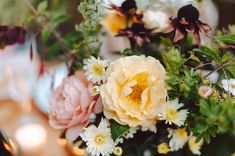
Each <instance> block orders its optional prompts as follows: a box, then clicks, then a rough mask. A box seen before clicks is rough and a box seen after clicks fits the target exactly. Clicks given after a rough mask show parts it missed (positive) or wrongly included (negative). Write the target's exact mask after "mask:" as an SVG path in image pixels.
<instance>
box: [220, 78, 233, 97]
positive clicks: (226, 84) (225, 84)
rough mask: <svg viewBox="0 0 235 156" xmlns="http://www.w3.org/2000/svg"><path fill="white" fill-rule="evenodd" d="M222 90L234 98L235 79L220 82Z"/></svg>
mask: <svg viewBox="0 0 235 156" xmlns="http://www.w3.org/2000/svg"><path fill="white" fill-rule="evenodd" d="M222 85H223V88H224V90H226V91H227V92H228V93H231V94H232V95H233V96H235V79H230V80H222Z"/></svg>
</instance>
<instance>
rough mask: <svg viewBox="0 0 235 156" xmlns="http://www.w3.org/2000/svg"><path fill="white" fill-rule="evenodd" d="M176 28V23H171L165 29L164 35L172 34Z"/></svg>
mask: <svg viewBox="0 0 235 156" xmlns="http://www.w3.org/2000/svg"><path fill="white" fill-rule="evenodd" d="M174 29H175V28H174V23H173V22H171V23H170V25H169V26H168V27H167V28H166V29H165V30H163V33H166V34H167V33H170V32H172V31H173V30H174Z"/></svg>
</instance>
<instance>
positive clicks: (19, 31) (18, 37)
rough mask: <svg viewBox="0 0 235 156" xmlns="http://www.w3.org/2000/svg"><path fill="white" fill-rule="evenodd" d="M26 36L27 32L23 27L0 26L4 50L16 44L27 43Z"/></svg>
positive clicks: (1, 42)
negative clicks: (5, 47)
mask: <svg viewBox="0 0 235 156" xmlns="http://www.w3.org/2000/svg"><path fill="white" fill-rule="evenodd" d="M25 36H26V30H25V29H24V28H23V27H20V26H15V27H8V26H0V45H1V47H2V48H4V46H6V45H13V44H15V43H19V44H23V43H24V42H25Z"/></svg>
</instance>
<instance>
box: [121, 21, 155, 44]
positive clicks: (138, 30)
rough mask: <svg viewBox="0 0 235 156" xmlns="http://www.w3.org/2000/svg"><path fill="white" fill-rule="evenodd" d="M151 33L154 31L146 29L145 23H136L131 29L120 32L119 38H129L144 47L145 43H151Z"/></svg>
mask: <svg viewBox="0 0 235 156" xmlns="http://www.w3.org/2000/svg"><path fill="white" fill-rule="evenodd" d="M151 33H152V29H147V28H145V26H144V24H143V23H134V24H133V25H132V26H131V27H129V28H126V29H123V30H120V31H119V34H118V35H117V36H127V37H129V38H130V39H132V40H133V41H135V42H137V44H138V45H139V46H142V44H143V43H144V42H147V43H149V42H150V39H149V37H150V35H151Z"/></svg>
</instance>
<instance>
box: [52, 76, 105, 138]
mask: <svg viewBox="0 0 235 156" xmlns="http://www.w3.org/2000/svg"><path fill="white" fill-rule="evenodd" d="M88 86H89V83H88V81H87V79H86V78H85V77H84V75H83V74H79V76H77V77H76V76H70V77H68V78H66V79H65V80H64V81H63V83H62V85H60V86H59V87H58V88H56V89H55V91H54V92H53V95H52V98H51V100H50V120H49V123H50V125H51V126H52V127H53V128H55V129H62V130H64V129H67V131H66V138H67V139H68V140H69V141H70V142H71V141H73V140H74V139H76V138H77V137H78V136H79V133H80V132H81V131H82V129H83V128H84V127H86V126H87V125H88V123H89V118H90V115H91V113H100V112H101V111H102V105H101V102H100V100H98V102H97V97H92V96H91V93H90V92H89V89H88Z"/></svg>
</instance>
